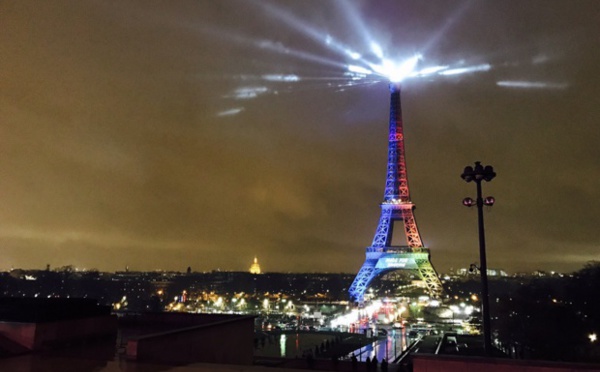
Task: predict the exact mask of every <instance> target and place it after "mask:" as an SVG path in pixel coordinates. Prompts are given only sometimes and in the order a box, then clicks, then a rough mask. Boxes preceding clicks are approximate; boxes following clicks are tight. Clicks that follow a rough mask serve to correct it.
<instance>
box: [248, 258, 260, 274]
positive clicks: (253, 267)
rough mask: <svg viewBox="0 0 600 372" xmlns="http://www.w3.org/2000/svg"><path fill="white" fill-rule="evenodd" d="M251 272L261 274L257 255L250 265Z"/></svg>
mask: <svg viewBox="0 0 600 372" xmlns="http://www.w3.org/2000/svg"><path fill="white" fill-rule="evenodd" d="M250 274H260V265H259V264H258V258H256V257H254V263H252V265H251V266H250Z"/></svg>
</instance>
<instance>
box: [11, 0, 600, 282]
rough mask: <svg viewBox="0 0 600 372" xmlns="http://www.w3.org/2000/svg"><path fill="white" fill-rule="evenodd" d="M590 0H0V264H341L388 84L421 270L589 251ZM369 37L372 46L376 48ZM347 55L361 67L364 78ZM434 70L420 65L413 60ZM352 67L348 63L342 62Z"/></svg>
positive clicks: (593, 61) (595, 27) (357, 224)
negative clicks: (426, 254)
mask: <svg viewBox="0 0 600 372" xmlns="http://www.w3.org/2000/svg"><path fill="white" fill-rule="evenodd" d="M599 12H600V8H598V3H597V1H595V0H589V1H586V0H579V1H577V2H565V1H558V0H551V1H548V0H545V1H527V2H521V1H504V2H498V3H478V2H474V1H453V2H447V1H435V2H429V1H428V2H426V3H423V2H417V1H391V0H389V1H388V0H385V1H379V2H377V4H376V6H375V5H374V4H372V3H370V2H367V1H352V2H350V1H330V2H318V3H316V2H305V1H234V0H221V1H198V0H195V1H176V2H152V3H148V2H146V1H130V2H126V3H124V2H119V1H106V2H104V1H87V2H80V1H63V0H57V1H52V2H33V1H7V2H3V3H2V5H0V25H1V26H0V29H1V30H2V32H0V55H1V56H2V58H0V81H1V84H0V117H1V118H2V119H1V121H0V197H1V198H2V208H0V249H1V252H2V261H1V262H0V269H2V270H7V269H9V268H11V267H26V268H33V267H37V268H43V267H45V266H46V264H50V265H51V266H53V267H55V266H63V265H69V264H72V265H75V266H78V267H81V268H88V269H91V268H96V269H99V270H122V269H124V268H125V267H126V266H128V267H130V268H131V269H135V270H154V269H165V270H180V271H184V270H185V269H186V268H187V267H188V266H191V267H192V268H193V269H194V270H213V269H217V268H220V269H222V270H244V271H245V270H247V269H248V267H249V265H250V263H251V262H252V260H253V258H254V257H255V256H256V257H258V258H259V261H260V263H261V267H262V268H263V270H265V271H283V272H287V271H293V272H302V271H310V272H319V271H323V272H356V271H357V270H358V269H359V268H360V265H361V264H362V263H363V261H364V252H365V247H367V246H369V245H370V243H371V241H372V238H373V233H374V231H375V228H376V226H377V220H378V217H379V214H380V209H379V207H378V204H379V203H380V202H381V199H382V194H383V188H384V181H385V172H386V160H387V154H386V151H387V130H388V127H387V121H388V115H389V90H388V87H387V84H388V82H387V79H386V77H385V76H382V74H381V73H377V71H375V70H376V69H377V66H372V65H371V66H370V65H368V64H366V63H365V61H374V60H385V59H391V60H394V61H401V60H406V59H408V58H411V57H413V56H415V55H418V56H420V59H419V62H418V65H417V67H416V70H415V71H421V72H423V71H424V69H426V68H431V70H430V72H431V71H433V72H431V73H424V72H423V73H422V74H420V75H419V74H417V75H415V76H411V77H408V78H406V79H405V80H404V81H403V82H402V89H403V91H402V105H403V117H404V131H405V140H406V151H407V163H408V178H409V182H410V188H411V194H412V195H411V197H412V201H413V202H414V203H415V205H416V206H417V209H416V211H415V215H416V219H417V221H418V224H419V228H420V232H421V236H422V237H423V240H424V243H425V245H426V246H427V247H428V248H430V250H431V260H432V262H433V264H434V266H435V267H436V269H437V270H438V272H444V271H446V270H449V269H451V268H459V267H468V266H469V264H471V263H473V262H477V260H478V248H477V225H476V223H477V221H476V218H477V217H476V211H475V210H474V209H467V208H465V207H463V206H462V204H461V200H462V199H463V198H464V197H466V196H471V197H473V196H474V194H475V188H474V186H473V185H472V184H466V183H465V182H464V181H463V180H461V179H460V174H461V172H462V170H463V168H464V167H465V166H467V165H472V164H473V162H474V161H477V160H479V161H482V162H483V163H484V164H491V165H493V166H494V168H495V170H496V172H497V174H498V175H497V177H496V178H495V179H494V180H493V181H492V182H490V183H487V184H485V185H484V194H485V196H487V195H493V196H494V197H495V198H496V204H495V205H494V206H493V207H491V208H489V209H487V210H486V214H485V219H486V220H485V222H486V237H487V249H488V266H489V267H491V268H502V269H505V270H507V271H509V272H514V271H526V270H535V269H542V270H557V271H572V270H577V269H579V268H580V267H582V266H583V264H585V262H587V261H589V260H597V259H598V246H599V243H598V242H599V241H600V232H599V230H598V228H597V226H596V225H597V216H598V215H599V214H600V201H599V200H600V188H599V187H598V178H599V176H600V150H599V147H598V145H597V144H598V143H599V142H600V129H599V126H598V124H599V123H600V109H599V107H600V98H599V97H600V92H599V87H600V82H599V81H598V80H600V74H598V71H597V68H598V65H599V62H600V49H599V48H598V38H597V35H598V34H600V26H599V24H598V16H599V15H600V13H599ZM374 45H377V46H379V49H377V47H375V46H374ZM349 66H361V68H364V69H367V70H368V69H370V70H371V71H373V72H374V73H372V74H370V73H368V72H367V71H361V70H360V69H358V67H357V68H355V69H354V70H352V69H351V68H349ZM435 68H439V70H437V71H436V70H434V69H435ZM357 71H358V72H357Z"/></svg>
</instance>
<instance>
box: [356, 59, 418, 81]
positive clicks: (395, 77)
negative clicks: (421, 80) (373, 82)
mask: <svg viewBox="0 0 600 372" xmlns="http://www.w3.org/2000/svg"><path fill="white" fill-rule="evenodd" d="M422 57H423V56H422V55H421V54H416V55H414V56H413V57H411V58H409V59H407V60H404V61H401V62H396V61H393V60H391V59H389V58H381V60H380V61H379V62H378V63H373V62H368V61H363V62H364V64H365V66H360V65H348V67H347V69H348V71H349V72H352V73H356V74H362V75H365V76H368V75H377V76H380V77H383V78H386V79H388V80H389V81H390V82H391V83H399V82H401V81H402V80H404V79H406V78H407V77H411V76H416V75H419V74H420V72H417V71H416V67H417V64H418V63H419V61H420V60H421V58H422Z"/></svg>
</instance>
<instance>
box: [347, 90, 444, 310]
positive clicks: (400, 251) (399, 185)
mask: <svg viewBox="0 0 600 372" xmlns="http://www.w3.org/2000/svg"><path fill="white" fill-rule="evenodd" d="M390 92H391V102H390V133H389V147H388V164H387V178H386V181H385V192H384V195H383V202H382V203H381V217H380V218H379V225H378V226H377V231H376V232H375V237H374V238H373V243H372V244H371V246H370V247H367V252H366V254H367V258H366V260H365V263H363V265H362V267H361V268H360V271H359V272H358V274H357V275H356V278H355V279H354V282H353V283H352V285H351V286H350V290H349V292H350V297H351V298H352V300H353V301H354V302H357V303H363V301H364V294H365V291H366V290H367V287H368V286H369V283H371V281H372V280H373V278H375V277H376V276H377V275H380V274H383V273H386V272H389V271H393V270H414V271H416V272H418V274H419V276H420V277H421V279H422V280H423V281H424V282H425V284H426V285H427V288H428V289H429V293H430V295H431V296H432V297H436V298H437V297H439V296H440V295H441V293H442V284H441V282H440V279H439V278H438V276H437V273H436V272H435V269H434V268H433V266H432V265H431V261H430V255H429V250H428V249H427V248H425V247H424V246H423V242H422V240H421V236H420V235H419V230H418V229H417V222H416V221H415V216H414V214H413V211H414V209H415V206H414V204H413V203H412V202H411V201H410V192H409V190H408V178H407V175H406V161H405V156H404V130H403V125H402V107H401V105H400V85H399V84H397V83H390ZM396 221H403V222H404V233H405V234H406V240H407V243H408V245H407V246H392V245H391V244H392V235H393V233H394V222H396Z"/></svg>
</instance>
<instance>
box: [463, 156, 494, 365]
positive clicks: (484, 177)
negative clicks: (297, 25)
mask: <svg viewBox="0 0 600 372" xmlns="http://www.w3.org/2000/svg"><path fill="white" fill-rule="evenodd" d="M460 177H461V178H462V179H463V180H465V181H466V182H471V181H474V182H475V184H476V185H477V200H473V199H471V198H465V199H464V200H463V204H464V205H465V206H466V207H472V206H473V205H474V204H475V205H477V217H478V219H477V221H478V226H479V261H480V262H479V268H478V269H479V273H480V275H481V312H482V318H483V346H484V349H485V354H486V355H487V356H491V354H492V341H491V331H490V301H489V295H488V282H487V262H486V258H485V231H484V228H483V205H484V204H485V205H490V206H491V205H493V204H494V202H495V200H494V198H493V197H491V196H488V197H486V198H485V200H484V199H483V198H482V197H481V182H482V181H486V182H490V181H491V180H493V179H494V177H496V172H494V168H493V167H492V166H491V165H486V166H485V167H484V166H483V165H481V163H480V162H478V161H476V162H475V167H471V166H468V167H466V168H465V170H464V171H463V173H462V174H461V175H460Z"/></svg>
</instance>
